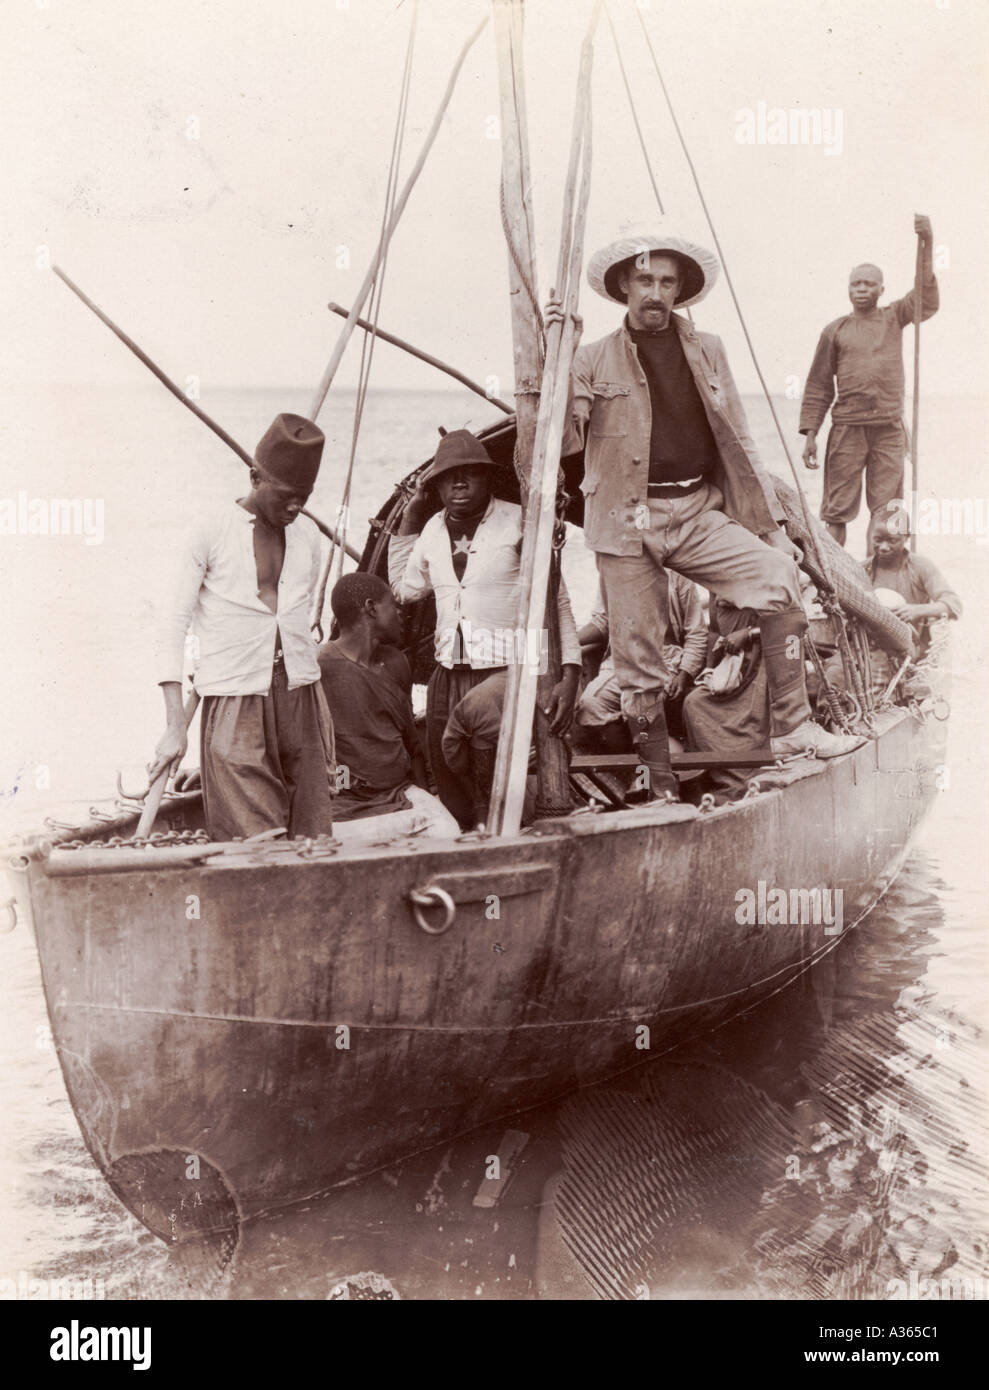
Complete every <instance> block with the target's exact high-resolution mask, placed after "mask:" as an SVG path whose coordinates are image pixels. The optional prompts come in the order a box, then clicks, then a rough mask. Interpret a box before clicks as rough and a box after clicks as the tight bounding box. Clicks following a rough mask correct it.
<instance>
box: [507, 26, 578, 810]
mask: <svg viewBox="0 0 989 1390" xmlns="http://www.w3.org/2000/svg"><path fill="white" fill-rule="evenodd" d="M504 2H505V0H496V16H497V4H498V3H504ZM599 8H600V6H599V5H596V6H595V8H594V12H593V15H592V19H591V23H590V27H589V29H588V32H587V35H586V37H585V39H584V44H583V48H582V50H581V60H580V72H579V76H578V83H577V97H576V103H575V109H574V124H573V134H572V139H571V147H570V163H569V169H568V175H567V183H566V188H565V191H564V202H563V230H562V234H561V240H560V256H559V264H558V268H557V283H558V286H559V289H560V293H561V295H562V297H563V305H564V311H565V312H564V317H563V321H562V323H560V322H554V323H553V324H552V325H551V327H550V329H549V331H548V333H547V341H546V363H545V367H544V370H543V374H542V383H541V394H540V398H539V407H538V414H537V420H536V432H535V439H534V441H533V452H532V464H531V471H530V488H529V496H528V501H527V504H526V522H525V534H524V539H523V543H522V556H521V570H522V578H521V584H520V601H519V618H518V628H519V630H520V631H521V632H524V633H526V634H530V633H536V632H540V631H541V630H542V628H543V624H544V622H545V621H546V620H547V618H548V617H550V616H551V615H550V614H548V613H547V606H546V596H547V590H548V586H549V578H550V570H551V564H552V542H553V530H554V526H555V522H556V492H557V476H558V471H559V460H560V450H561V447H562V443H563V432H564V429H565V425H566V411H567V406H568V402H569V394H570V370H571V365H572V362H573V354H574V349H575V334H574V322H573V315H574V313H575V312H576V308H577V293H578V285H579V280H580V268H581V261H582V258H583V226H584V219H585V215H586V209H587V198H588V194H589V190H590V73H591V62H592V57H593V34H594V29H595V26H596V24H597V18H598V12H599ZM513 9H518V10H519V11H520V6H516V5H515V4H514V3H513ZM513 77H514V80H515V82H520V81H521V72H520V69H519V68H518V65H517V57H516V63H515V66H514V69H513ZM505 137H506V130H505V126H504V124H503V126H502V139H503V141H504V140H505ZM578 165H580V166H581V172H580V192H579V195H578V193H577V180H578ZM507 203H508V198H507V191H506V204H507ZM510 216H511V207H510V205H509V217H510ZM527 645H528V643H527ZM540 693H541V691H540ZM536 697H537V679H536V674H535V672H534V670H533V667H532V665H531V663H528V662H521V661H516V662H514V663H513V664H512V665H511V666H509V669H508V680H507V685H506V694H505V704H504V709H503V712H502V724H501V734H500V739H499V746H498V759H497V762H496V766H495V779H494V787H493V789H492V796H491V807H490V812H489V822H490V828H491V830H492V831H493V832H494V833H495V834H501V835H514V834H517V833H518V829H519V825H520V823H521V816H522V805H523V800H524V796H525V776H526V768H527V763H528V754H529V743H530V739H531V730H532V721H533V714H534V712H535V705H536ZM552 743H554V744H555V745H556V746H557V747H558V748H559V750H560V752H561V754H562V755H563V762H564V777H565V776H566V770H567V769H566V749H565V748H564V746H563V744H562V743H561V742H560V741H559V740H552ZM537 751H538V744H537ZM564 796H565V799H564V798H561V800H564V805H566V804H569V792H568V791H566V792H565V794H564Z"/></svg>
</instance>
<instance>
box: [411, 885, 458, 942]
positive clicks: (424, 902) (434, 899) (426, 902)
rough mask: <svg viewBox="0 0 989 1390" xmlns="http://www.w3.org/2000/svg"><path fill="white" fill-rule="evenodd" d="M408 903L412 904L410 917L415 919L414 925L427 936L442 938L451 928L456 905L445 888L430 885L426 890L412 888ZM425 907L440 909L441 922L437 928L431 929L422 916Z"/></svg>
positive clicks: (455, 913)
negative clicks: (441, 914)
mask: <svg viewBox="0 0 989 1390" xmlns="http://www.w3.org/2000/svg"><path fill="white" fill-rule="evenodd" d="M409 902H410V903H411V904H412V916H413V917H414V918H415V919H416V925H417V926H419V927H421V928H422V930H423V931H424V932H426V933H427V935H429V936H442V935H443V933H444V932H447V931H449V930H450V928H451V927H452V926H453V919H454V917H455V916H456V915H457V904H456V903H455V902H454V901H453V899H452V898H451V897H450V894H449V893H448V892H447V891H446V889H445V888H438V887H437V886H436V885H435V884H430V886H429V887H428V888H413V889H412V890H411V892H410V893H409ZM427 907H442V909H443V920H442V921H441V922H440V925H439V926H438V927H431V926H430V925H429V923H428V922H427V921H426V919H425V917H424V916H423V909H424V908H427Z"/></svg>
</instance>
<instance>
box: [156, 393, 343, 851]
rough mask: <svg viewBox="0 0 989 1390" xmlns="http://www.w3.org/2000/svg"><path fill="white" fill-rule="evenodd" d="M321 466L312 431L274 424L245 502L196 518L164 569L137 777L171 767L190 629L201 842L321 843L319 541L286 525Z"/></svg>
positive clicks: (291, 418) (324, 811)
mask: <svg viewBox="0 0 989 1390" xmlns="http://www.w3.org/2000/svg"><path fill="white" fill-rule="evenodd" d="M322 454H323V432H322V430H321V429H319V427H318V426H317V425H314V424H313V422H312V421H311V420H306V419H304V418H303V417H302V416H301V415H279V416H277V417H276V419H275V421H274V423H273V424H272V425H271V427H270V428H269V429H268V431H267V433H266V434H265V435H264V438H263V439H262V440H261V442H260V444H259V445H258V447H257V450H256V451H255V454H254V467H253V468H252V469H251V491H250V492H249V494H248V495H247V496H246V497H242V498H240V499H239V501H237V502H228V503H227V505H226V506H225V507H223V508H222V509H221V510H220V511H218V512H215V513H213V514H212V515H209V514H207V515H206V516H203V517H201V518H200V519H199V520H198V521H197V523H196V524H195V526H194V527H193V529H192V531H191V532H190V534H189V535H188V537H187V538H186V540H185V542H184V544H183V545H182V547H181V550H180V552H179V555H178V563H177V570H176V576H175V582H174V585H173V589H172V594H171V597H170V600H169V603H168V606H167V608H166V611H165V614H164V619H163V622H162V625H161V631H160V646H159V656H158V669H159V671H160V673H161V679H160V682H159V684H160V685H161V688H162V691H163V692H164V696H165V715H166V719H167V728H166V730H165V733H164V735H163V737H162V739H161V741H160V742H159V744H158V747H157V748H156V749H155V757H154V761H153V762H152V763H151V765H150V768H149V776H150V778H151V780H152V781H153V780H154V779H155V777H157V775H158V773H159V772H160V771H161V770H162V769H163V768H165V767H168V768H170V769H171V770H172V771H173V772H175V771H177V770H178V766H179V763H180V762H181V760H182V758H183V756H184V755H185V751H186V732H185V719H184V717H183V712H182V674H183V651H184V646H185V639H186V634H187V633H188V631H189V628H190V626H191V627H192V630H193V633H194V636H195V641H196V645H197V647H198V651H199V667H198V670H197V671H196V676H195V686H196V690H197V691H198V692H199V694H200V695H201V696H202V697H203V709H202V736H201V767H202V782H203V804H204V807H205V811H206V827H207V830H208V831H209V834H210V838H211V839H213V840H231V839H234V838H235V837H237V836H244V837H245V838H246V837H247V836H250V835H256V834H258V833H260V832H261V831H264V830H274V829H277V828H278V827H280V826H284V827H285V829H286V830H287V831H288V833H289V835H291V836H300V835H301V836H316V835H321V834H328V833H330V831H331V830H332V825H333V815H332V791H331V781H330V778H331V774H332V764H333V727H332V724H331V722H330V715H329V710H328V709H327V705H326V699H325V697H324V695H323V690H322V686H321V685H320V678H319V674H320V673H319V662H318V661H317V659H316V650H317V649H316V643H315V641H314V640H313V637H312V633H311V631H310V627H309V619H310V613H311V609H312V605H313V599H314V594H315V591H316V585H317V583H318V580H319V533H318V532H317V530H316V527H315V526H314V525H313V523H312V522H311V521H310V520H309V519H308V518H307V517H304V516H300V515H299V513H300V512H301V511H302V508H303V507H304V506H305V505H306V502H307V500H308V498H309V494H310V493H311V492H312V488H313V484H314V482H315V481H316V474H317V473H318V471H319V464H320V460H321V458H322Z"/></svg>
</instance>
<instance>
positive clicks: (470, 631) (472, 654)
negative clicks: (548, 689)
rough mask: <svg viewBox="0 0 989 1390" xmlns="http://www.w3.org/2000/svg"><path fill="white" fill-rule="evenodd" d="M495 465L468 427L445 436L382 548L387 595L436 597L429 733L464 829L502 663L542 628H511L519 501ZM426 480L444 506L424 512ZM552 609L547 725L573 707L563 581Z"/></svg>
mask: <svg viewBox="0 0 989 1390" xmlns="http://www.w3.org/2000/svg"><path fill="white" fill-rule="evenodd" d="M496 466H497V465H496V464H495V461H494V459H492V457H491V455H490V454H489V453H488V451H487V450H486V449H485V448H484V445H483V444H482V443H481V442H480V440H479V439H477V438H475V436H474V435H472V434H471V433H470V432H469V431H468V430H454V431H452V432H451V433H450V434H446V435H444V436H443V439H442V440H441V441H440V446H439V448H438V449H437V451H436V456H435V458H434V459H433V462H432V465H431V467H430V468H429V469H428V471H427V472H426V473H425V474H424V475H423V477H422V479H421V480H420V482H419V485H418V487H417V488H416V491H415V494H414V496H413V497H412V500H411V501H410V502H409V505H408V506H407V507H406V509H405V515H404V517H403V518H402V524H401V526H400V527H399V531H398V534H397V535H396V536H393V537H392V538H391V541H390V544H389V547H388V578H389V581H390V582H391V585H392V588H393V590H394V592H395V596H396V597H397V598H398V599H400V600H401V601H403V602H410V601H413V600H415V599H421V598H424V597H425V596H426V594H429V593H433V594H434V595H435V597H436V636H435V655H436V667H435V669H434V671H433V674H432V676H431V677H430V681H429V685H428V687H427V704H426V733H427V744H428V749H429V760H430V765H431V767H432V772H433V777H434V778H435V781H436V787H437V791H438V792H439V795H440V799H441V800H442V802H443V804H444V806H446V807H447V808H448V809H449V810H450V811H451V812H452V813H453V814H454V815H455V816H456V818H457V820H458V821H459V822H460V824H461V826H463V828H464V829H465V830H467V829H472V828H473V827H474V825H476V824H477V822H478V820H479V819H484V818H485V817H486V814H487V809H486V808H487V801H488V796H489V794H490V789H491V782H492V779H493V776H494V760H495V749H496V747H497V730H498V728H499V727H500V722H501V708H502V703H503V700H504V693H505V678H506V672H507V668H508V666H509V664H510V663H511V662H512V661H515V660H525V659H528V658H529V657H530V656H531V653H529V651H528V648H529V646H530V645H531V643H530V642H529V640H527V639H529V638H532V639H533V640H535V641H538V640H539V637H540V634H519V633H516V631H515V623H516V617H517V610H518V598H519V582H520V575H521V571H520V563H519V562H520V556H521V548H522V527H521V523H522V509H521V507H519V506H518V505H517V503H514V502H506V501H504V500H503V499H501V498H497V497H495V496H494V495H493V493H492V478H493V475H494V472H495V469H496ZM432 489H435V492H436V493H437V494H438V495H439V500H440V502H441V503H442V509H441V510H440V511H438V512H436V513H435V515H433V516H431V517H429V519H428V520H426V516H427V513H428V511H429V509H430V507H431V505H432V502H431V499H430V495H429V490H432ZM557 611H558V614H559V622H560V642H561V649H562V666H563V674H562V676H561V678H560V680H559V681H558V682H557V684H556V685H555V687H554V688H553V691H552V694H551V696H550V701H549V704H548V706H547V708H546V711H545V712H546V715H547V717H548V719H549V727H550V731H551V732H552V733H554V734H563V733H565V732H566V730H567V728H568V727H569V725H570V721H571V719H572V717H573V707H574V702H575V700H576V698H577V683H578V678H579V676H580V665H581V658H580V644H579V642H578V641H577V629H576V626H575V625H574V620H573V614H572V612H571V610H570V599H569V596H568V594H567V590H566V586H565V585H564V584H563V583H562V582H561V584H560V590H559V595H558V600H557ZM520 647H521V648H522V650H519V648H520ZM462 704H463V706H464V707H463V708H460V707H461V705H462ZM451 760H452V762H453V764H454V765H453V766H451V765H450V762H451ZM468 769H469V775H468Z"/></svg>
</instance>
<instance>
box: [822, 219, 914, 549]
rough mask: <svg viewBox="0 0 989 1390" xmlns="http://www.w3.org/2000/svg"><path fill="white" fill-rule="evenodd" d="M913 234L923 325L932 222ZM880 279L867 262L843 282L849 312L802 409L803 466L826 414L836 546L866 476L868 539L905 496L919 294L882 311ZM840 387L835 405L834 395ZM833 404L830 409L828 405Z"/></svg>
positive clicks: (828, 519) (831, 335)
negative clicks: (910, 353) (909, 382)
mask: <svg viewBox="0 0 989 1390" xmlns="http://www.w3.org/2000/svg"><path fill="white" fill-rule="evenodd" d="M913 228H914V231H915V232H916V233H917V235H918V236H920V237H922V238H923V270H922V280H921V301H922V303H921V307H920V317H921V320H922V321H923V320H925V319H929V318H930V317H931V316H932V315H933V314H936V313H937V310H938V303H939V300H938V285H937V280H936V279H935V278H934V262H933V240H934V234H933V232H932V230H931V219H930V218H929V217H924V216H923V215H922V214H920V213H918V214H917V215H916V216H915V217H914V220H913ZM882 293H883V273H882V271H881V270H880V269H879V268H878V266H874V265H871V264H869V263H868V262H866V263H865V264H863V265H858V266H856V267H855V269H854V270H853V271H852V272H851V274H850V275H849V277H848V298H849V299H850V300H851V303H852V312H851V313H850V314H844V315H843V316H842V317H841V318H840V319H835V320H834V322H833V323H829V324H828V325H827V327H826V328H825V329H824V331H823V333H822V334H821V336H820V339H819V341H818V344H817V351H816V352H815V353H814V360H813V362H812V363H811V368H810V371H809V372H808V374H807V384H806V385H805V387H804V399H803V404H802V406H801V408H800V433H801V434H802V435H803V436H804V464H805V465H806V466H807V467H808V468H817V467H818V466H819V464H818V459H817V432H818V430H819V429H820V428H821V425H822V424H823V423H824V417H825V415H827V413H828V410H830V411H831V433H830V434H829V435H828V445H827V449H826V450H825V454H824V497H823V499H822V502H821V520H822V521H823V522H824V524H825V525H826V526H827V528H828V530H829V531H830V532H831V534H832V536H834V538H835V540H836V541H838V542H839V544H841V545H844V544H845V534H846V531H847V526H848V522H850V521H854V520H855V518H856V517H857V516H858V510H859V504H860V503H861V500H862V475H863V473H864V474H865V502H866V506H867V507H868V508H869V516H870V522H869V532H870V538H871V535H872V533H873V531H874V528H875V525H876V523H877V521H878V519H879V518H880V517H882V516H885V515H886V509H887V506H888V504H889V503H890V502H891V501H893V499H894V498H899V497H902V496H903V456H904V454H905V453H906V447H907V440H906V431H905V429H904V427H903V330H904V328H905V327H906V326H907V324H910V323H913V321H914V309H915V298H916V290H911V291H910V293H909V294H906V295H904V296H903V298H902V299H897V300H894V302H893V303H892V304H887V305H884V307H883V308H881V309H880V308H879V307H878V305H879V298H880V296H881V295H882ZM836 383H837V399H835V389H836ZM832 402H834V404H833V406H832Z"/></svg>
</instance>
